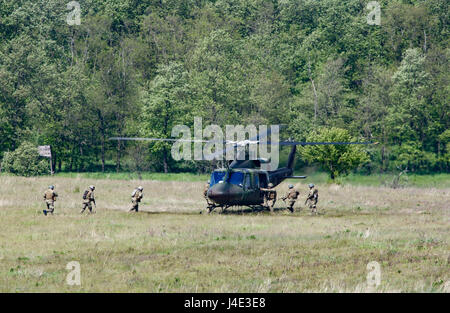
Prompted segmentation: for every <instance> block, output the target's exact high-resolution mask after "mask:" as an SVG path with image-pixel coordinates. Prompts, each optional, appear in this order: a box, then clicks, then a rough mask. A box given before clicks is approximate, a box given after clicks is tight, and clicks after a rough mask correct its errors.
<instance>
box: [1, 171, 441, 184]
mask: <svg viewBox="0 0 450 313" xmlns="http://www.w3.org/2000/svg"><path fill="white" fill-rule="evenodd" d="M295 174H296V175H306V176H308V177H307V178H306V180H303V182H307V183H310V182H312V183H314V184H320V185H324V184H330V183H332V181H331V180H330V178H329V176H328V174H327V173H324V172H311V171H308V170H306V171H304V172H302V171H297V172H296V173H295ZM0 176H10V175H9V174H7V173H1V175H0ZM209 176H210V175H209V174H194V173H169V174H164V173H150V172H144V173H141V175H140V176H139V174H137V173H131V172H119V173H115V172H108V173H102V172H87V173H75V172H62V173H57V174H55V177H64V178H86V179H113V180H154V181H180V182H203V181H206V180H209ZM395 176H396V175H394V174H372V175H361V174H350V175H348V176H343V177H338V178H337V179H336V180H335V183H338V184H342V185H353V186H387V187H390V186H391V184H392V182H393V180H394V177H395ZM298 181H299V180H293V179H291V180H289V182H292V183H295V182H298ZM400 186H401V187H433V188H450V174H447V173H440V174H433V175H431V174H430V175H417V174H408V175H403V176H402V177H401V180H400Z"/></svg>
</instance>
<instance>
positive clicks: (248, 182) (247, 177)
mask: <svg viewBox="0 0 450 313" xmlns="http://www.w3.org/2000/svg"><path fill="white" fill-rule="evenodd" d="M250 179H251V177H250V174H246V175H245V180H244V187H245V189H250V188H251V187H252V183H251V180H250Z"/></svg>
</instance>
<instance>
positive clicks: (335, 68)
mask: <svg viewBox="0 0 450 313" xmlns="http://www.w3.org/2000/svg"><path fill="white" fill-rule="evenodd" d="M68 2H69V1H63V0H33V1H31V0H17V1H9V0H0V158H2V157H3V156H4V155H5V154H6V152H8V151H15V150H17V149H18V148H19V147H20V146H21V144H23V143H24V144H26V145H29V144H30V143H31V144H34V145H35V146H37V145H51V146H52V151H53V156H54V157H53V163H54V164H53V167H54V168H55V169H56V171H91V170H96V171H100V170H101V171H110V170H116V171H121V170H131V171H144V170H152V171H164V172H170V171H172V172H173V171H200V172H204V171H207V170H210V169H211V168H212V167H213V166H215V164H213V163H211V162H194V161H174V160H173V159H171V158H170V145H169V144H167V143H163V142H156V143H142V142H127V143H124V142H117V141H110V140H108V138H110V137H116V136H124V137H132V136H139V137H161V138H169V137H170V136H171V130H172V127H173V126H174V125H177V124H184V125H188V126H192V125H193V120H194V117H195V116H198V117H202V118H203V124H204V125H208V124H217V125H221V126H224V125H226V124H233V125H235V124H243V125H246V124H255V125H261V124H265V125H270V124H287V125H288V127H287V129H286V130H285V131H283V132H282V136H284V137H285V138H292V139H296V140H311V139H314V138H317V136H319V137H320V136H322V137H323V134H326V133H327V131H329V130H332V129H338V130H340V131H345V133H346V134H348V135H349V136H350V137H351V138H353V139H357V140H367V141H377V142H379V145H377V146H373V147H368V148H367V149H366V152H367V154H368V159H367V162H364V166H362V167H361V168H360V169H359V170H360V171H363V172H366V173H371V172H385V171H395V170H397V169H402V170H403V169H405V168H408V170H410V171H414V172H417V173H432V172H448V171H449V161H450V131H449V122H450V116H449V103H450V101H449V94H450V93H449V91H450V88H449V75H450V74H449V73H450V69H449V62H448V57H449V48H448V43H449V29H450V28H449V14H448V13H449V3H448V1H446V0H426V1H424V0H422V1H419V0H409V1H406V0H405V1H401V0H380V1H378V3H379V4H380V6H381V16H380V22H381V23H380V25H372V24H370V23H368V22H367V16H368V14H369V13H370V12H369V10H368V9H367V4H368V1H365V0H345V1H342V0H322V1H317V0H295V1H282V0H142V1H134V0H105V1H101V2H100V1H94V0H85V1H83V0H80V1H78V2H79V4H80V8H81V17H80V22H81V23H80V25H68V23H67V15H68V14H69V13H70V11H69V10H67V3H68ZM321 130H323V131H321ZM315 134H316V135H317V136H316V137H314V136H315ZM346 136H347V135H346ZM322 137H320V138H322ZM350 137H349V138H350ZM324 139H327V137H325V138H324ZM325 152H326V153H329V151H325ZM299 153H300V154H301V155H302V156H304V158H302V161H300V162H298V165H299V166H303V165H306V164H307V162H314V161H320V157H316V158H315V157H314V155H315V154H314V152H313V151H311V150H306V149H305V151H304V152H299ZM8 160H9V161H8V162H10V161H11V158H8ZM324 166H325V167H326V165H324ZM343 171H344V172H345V170H344V169H343Z"/></svg>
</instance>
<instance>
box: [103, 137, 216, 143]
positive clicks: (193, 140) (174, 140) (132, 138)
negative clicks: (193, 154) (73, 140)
mask: <svg viewBox="0 0 450 313" xmlns="http://www.w3.org/2000/svg"><path fill="white" fill-rule="evenodd" d="M108 139H109V140H123V141H169V142H176V141H178V142H180V141H182V142H203V143H207V142H222V141H218V140H202V139H182V138H180V139H175V138H139V137H111V138H108Z"/></svg>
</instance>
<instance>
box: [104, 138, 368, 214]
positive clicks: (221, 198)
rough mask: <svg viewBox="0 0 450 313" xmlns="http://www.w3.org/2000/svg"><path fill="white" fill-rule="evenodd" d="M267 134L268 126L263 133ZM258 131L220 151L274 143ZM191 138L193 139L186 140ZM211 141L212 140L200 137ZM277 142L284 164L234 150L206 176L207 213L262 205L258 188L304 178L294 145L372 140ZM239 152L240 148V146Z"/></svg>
mask: <svg viewBox="0 0 450 313" xmlns="http://www.w3.org/2000/svg"><path fill="white" fill-rule="evenodd" d="M268 134H270V130H268V131H267V132H266V133H265V134H263V136H267V135H268ZM261 137H262V136H261V135H259V136H257V137H255V138H251V139H247V140H243V141H224V142H223V143H224V144H226V145H227V148H226V149H224V151H223V154H225V153H226V151H227V149H230V148H233V149H236V148H238V147H248V146H249V145H251V144H267V145H270V144H273V142H272V143H271V142H261ZM110 140H145V141H169V142H173V141H175V139H172V138H124V137H113V138H110ZM187 141H192V142H194V140H187ZM202 142H211V141H202ZM275 144H276V145H279V146H291V151H290V153H289V157H288V161H287V164H286V166H285V167H281V168H278V169H275V170H264V169H262V168H261V165H262V164H265V163H269V162H270V160H269V159H265V158H257V159H254V160H251V159H248V158H247V150H244V153H246V156H245V157H242V155H241V156H240V157H239V156H238V155H237V154H234V155H235V156H237V157H235V159H234V160H232V161H228V162H226V163H225V167H223V168H219V169H216V170H214V171H213V172H212V173H211V177H210V180H209V189H208V191H207V194H206V196H207V197H208V199H209V201H208V207H207V209H208V213H210V212H212V211H213V210H214V209H216V208H221V209H222V212H224V211H225V210H227V209H228V208H230V207H233V206H248V207H250V208H252V209H253V208H255V207H261V206H263V203H264V195H265V192H264V191H262V190H261V188H268V186H269V184H270V183H271V184H272V185H273V187H272V188H274V187H276V186H277V185H279V184H280V183H281V182H283V181H284V180H285V179H291V178H294V179H305V178H307V176H294V175H293V174H294V163H295V153H296V151H297V146H307V145H349V144H373V142H302V141H291V140H289V141H278V142H276V143H275ZM241 152H242V150H241Z"/></svg>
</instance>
